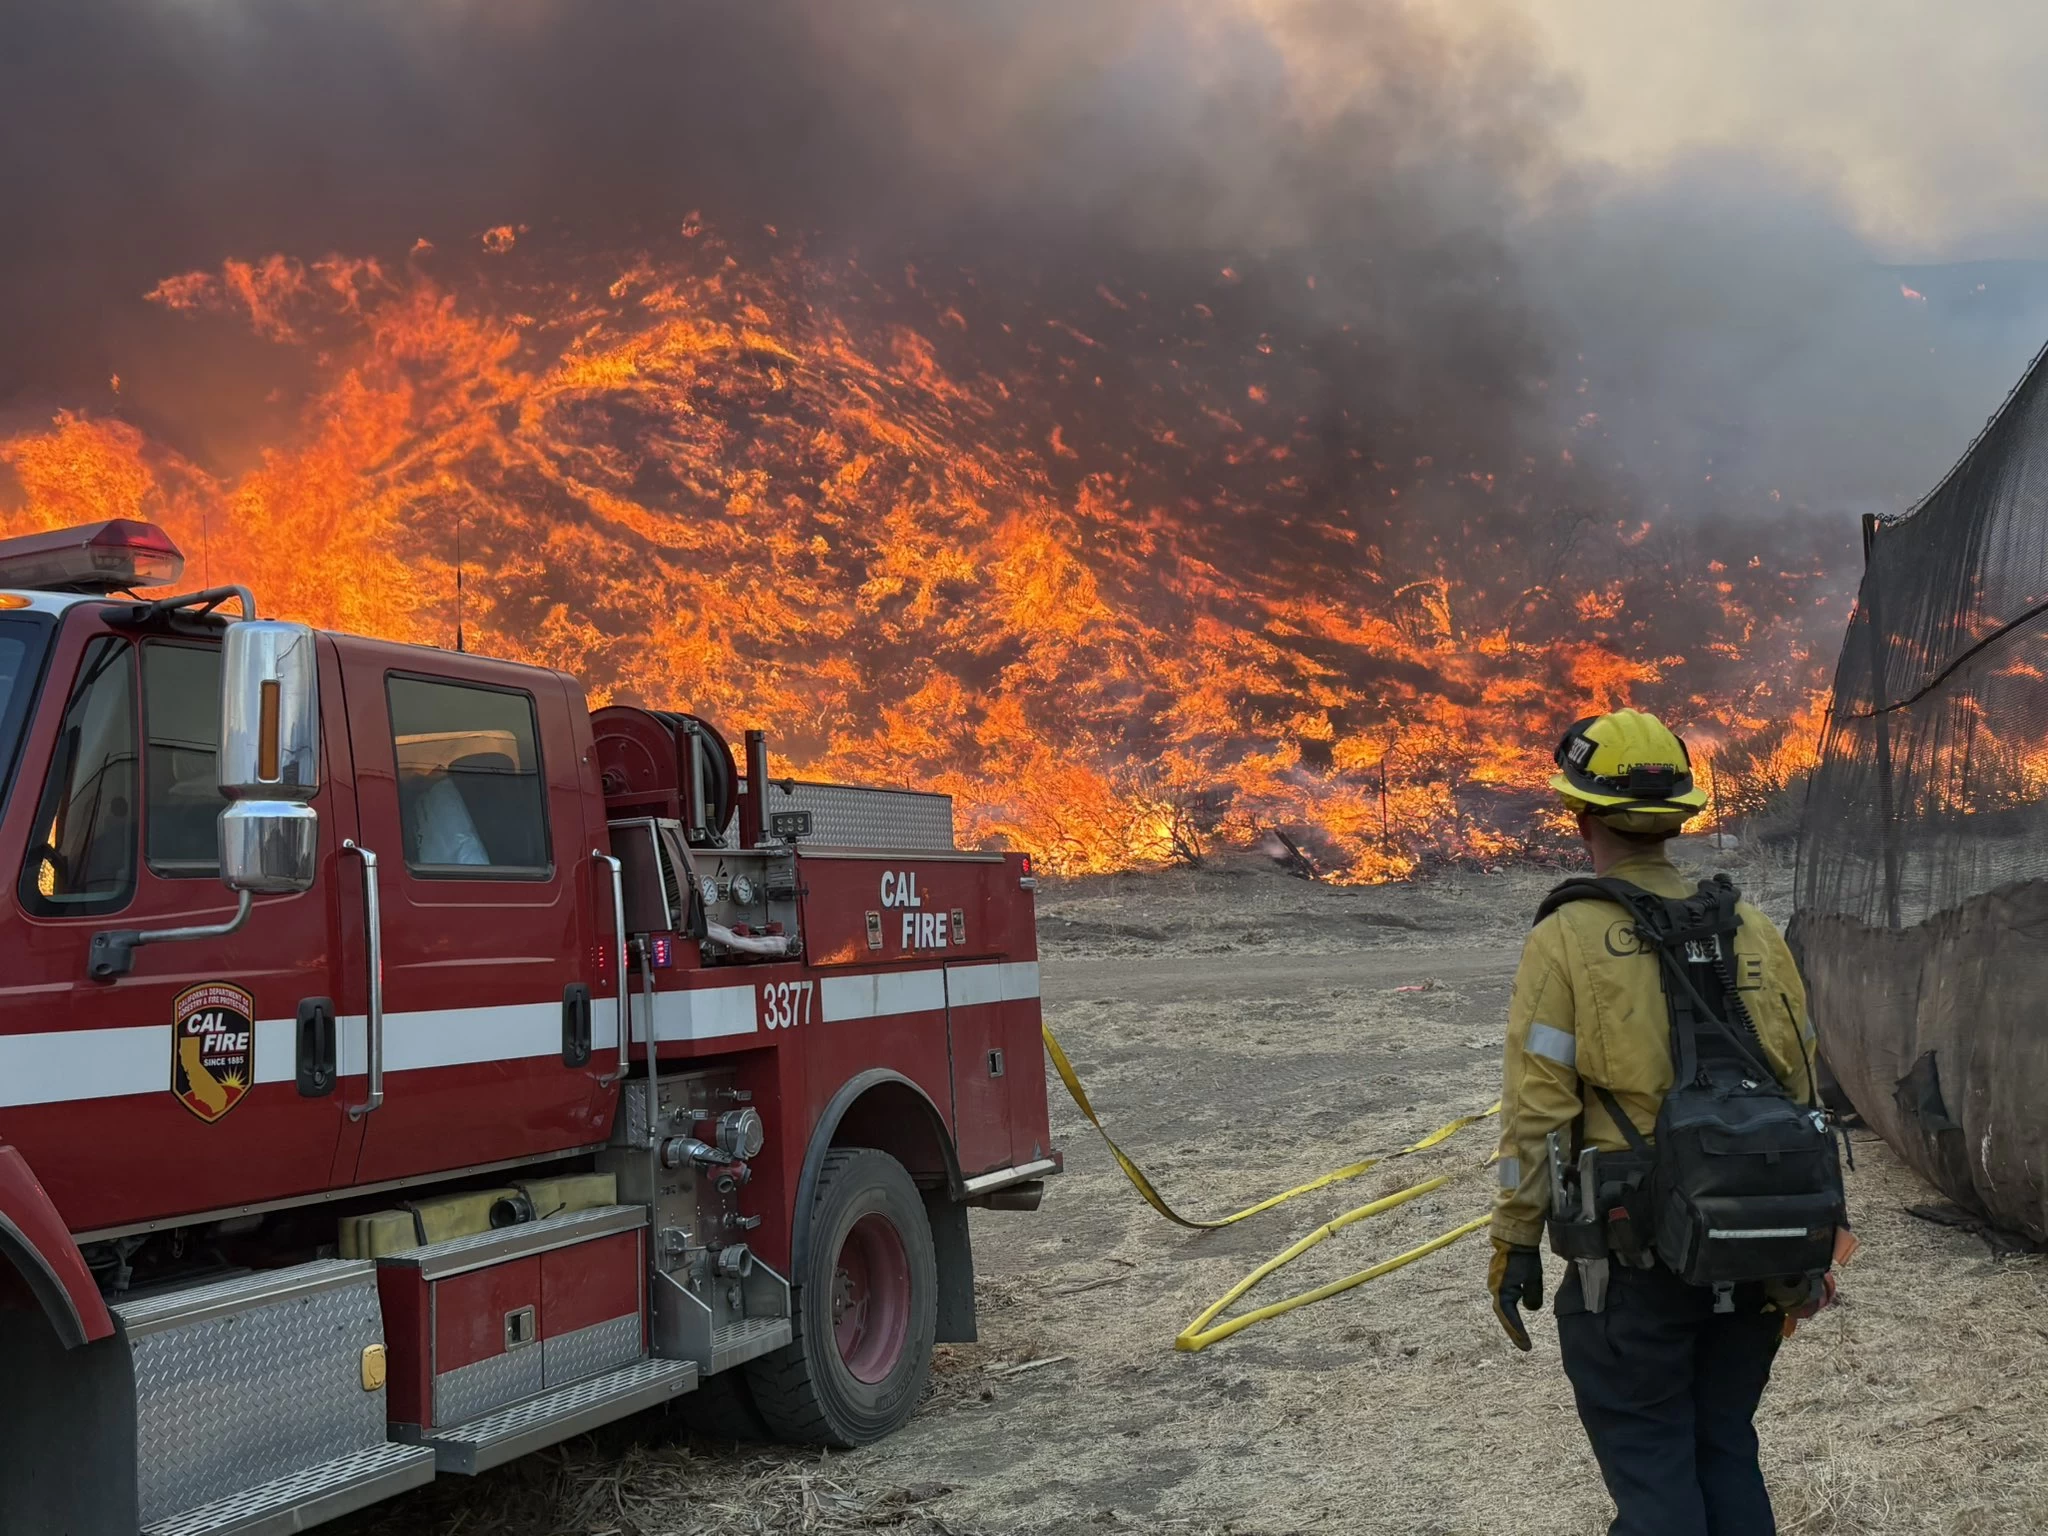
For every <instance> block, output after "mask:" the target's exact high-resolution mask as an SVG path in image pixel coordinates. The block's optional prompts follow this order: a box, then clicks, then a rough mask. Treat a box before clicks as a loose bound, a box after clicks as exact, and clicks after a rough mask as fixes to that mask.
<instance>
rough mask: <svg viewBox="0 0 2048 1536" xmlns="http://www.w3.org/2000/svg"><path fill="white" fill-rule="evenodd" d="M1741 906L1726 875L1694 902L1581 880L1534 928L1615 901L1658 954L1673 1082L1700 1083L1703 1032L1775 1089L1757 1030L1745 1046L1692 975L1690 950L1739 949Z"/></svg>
mask: <svg viewBox="0 0 2048 1536" xmlns="http://www.w3.org/2000/svg"><path fill="white" fill-rule="evenodd" d="M1740 899H1741V893H1740V892H1739V891H1737V890H1736V889H1735V884H1734V882H1733V881H1731V880H1730V879H1729V878H1728V877H1727V876H1726V875H1716V876H1715V877H1714V878H1713V879H1712V880H1702V881H1701V882H1700V884H1699V888H1698V889H1697V890H1696V891H1695V892H1694V893H1693V894H1692V895H1691V896H1689V897H1670V896H1659V895H1657V894H1656V893H1655V892H1654V891H1646V890H1644V889H1643V888H1642V887H1641V886H1639V885H1634V884H1631V883H1630V882H1629V881H1627V880H1617V879H1615V878H1614V877H1612V876H1593V875H1576V876H1574V877H1572V878H1571V879H1569V880H1566V881H1564V882H1563V883H1562V884H1560V885H1559V886H1557V887H1556V888H1555V889H1554V890H1552V891H1551V892H1550V894H1549V895H1547V896H1545V897H1544V898H1543V902H1542V904H1541V905H1540V906H1539V907H1538V908H1537V909H1536V921H1537V922H1539V923H1540V922H1542V921H1543V919H1544V918H1546V917H1548V916H1550V914H1551V913H1553V912H1555V911H1556V910H1557V909H1558V908H1559V907H1562V906H1564V905H1566V904H1567V903H1569V902H1574V901H1611V902H1613V903H1614V904H1615V905H1616V906H1619V907H1621V908H1622V909H1624V910H1625V911H1626V912H1628V914H1629V915H1630V916H1631V917H1633V918H1634V919H1635V932H1636V936H1637V937H1638V938H1639V939H1641V940H1642V941H1643V942H1644V943H1645V944H1646V945H1648V946H1649V947H1650V948H1651V949H1652V950H1653V951H1654V952H1655V953H1656V956H1657V960H1658V963H1659V967H1660V969H1661V971H1662V975H1663V982H1664V998H1665V1002H1666V1005H1667V1006H1668V1008H1669V1010H1670V1014H1671V1058H1672V1067H1673V1070H1674V1072H1675V1074H1676V1076H1675V1077H1674V1079H1673V1081H1674V1082H1679V1083H1688V1082H1691V1081H1693V1079H1695V1078H1696V1077H1697V1076H1698V1075H1699V1032H1700V1029H1701V1028H1702V1027H1703V1026H1704V1027H1706V1028H1710V1029H1712V1030H1713V1031H1714V1032H1715V1033H1716V1034H1718V1035H1720V1036H1722V1037H1723V1038H1725V1039H1726V1040H1727V1041H1728V1042H1729V1043H1730V1044H1731V1045H1733V1046H1734V1048H1735V1050H1736V1052H1737V1054H1739V1055H1740V1056H1741V1057H1742V1058H1743V1060H1744V1062H1745V1064H1746V1065H1747V1067H1748V1069H1749V1070H1751V1071H1755V1072H1760V1073H1761V1074H1762V1075H1763V1077H1764V1078H1765V1079H1766V1080H1768V1081H1773V1082H1775V1081H1776V1078H1777V1074H1775V1073H1774V1072H1772V1071H1771V1069H1770V1067H1769V1065H1768V1064H1767V1063H1765V1062H1764V1061H1763V1060H1761V1059H1760V1058H1761V1055H1762V1047H1761V1045H1760V1044H1758V1043H1756V1041H1755V1031H1754V1029H1753V1028H1752V1029H1751V1030H1750V1031H1749V1034H1750V1038H1749V1039H1747V1040H1745V1039H1744V1038H1743V1032H1742V1031H1740V1030H1738V1029H1736V1028H1735V1027H1734V1026H1733V1025H1732V1024H1731V1023H1730V1022H1729V1021H1728V1020H1726V1019H1724V1018H1722V1017H1721V1016H1720V1015H1719V1014H1718V1013H1716V1012H1715V1011H1714V1009H1713V1007H1712V1006H1711V1005H1710V1004H1709V1003H1708V1002H1707V1000H1706V998H1705V997H1704V996H1702V995H1701V993H1700V990H1699V988H1698V987H1696V986H1694V985H1693V980H1692V976H1691V974H1690V973H1689V971H1688V969H1687V960H1686V946H1687V945H1689V944H1706V943H1715V944H1716V947H1717V953H1722V954H1725V951H1726V949H1728V948H1732V947H1733V944H1734V939H1735V934H1736V932H1737V930H1738V929H1740V928H1741V926H1742V917H1741V915H1740V913H1738V912H1737V910H1736V903H1737V902H1738V901H1739V900H1740ZM1720 969H1721V974H1722V977H1723V990H1724V991H1725V992H1726V994H1727V997H1728V1000H1729V1007H1730V1008H1731V1009H1732V1010H1734V1011H1735V1012H1736V1013H1737V1014H1738V1015H1739V1016H1740V1017H1741V1018H1742V1019H1743V1022H1744V1023H1745V1024H1746V1023H1748V1015H1747V1013H1746V1012H1744V1011H1743V1010H1742V1001H1741V999H1740V998H1739V997H1737V996H1736V994H1735V991H1734V988H1733V987H1732V985H1729V981H1730V980H1731V979H1732V978H1730V977H1729V974H1728V971H1727V966H1726V961H1725V959H1723V960H1721V961H1720Z"/></svg>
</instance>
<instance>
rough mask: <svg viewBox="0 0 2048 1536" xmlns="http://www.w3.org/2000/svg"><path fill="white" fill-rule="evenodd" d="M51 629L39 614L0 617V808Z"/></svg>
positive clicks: (32, 699)
mask: <svg viewBox="0 0 2048 1536" xmlns="http://www.w3.org/2000/svg"><path fill="white" fill-rule="evenodd" d="M52 627H53V626H52V625H51V623H50V621H49V619H47V618H46V617H44V616H43V615H41V614H0V808H4V807H5V806H6V804H7V791H8V789H9V788H10V787H11V786H12V785H13V783H14V773H15V768H16V766H17V764H16V759H17V758H18V757H19V756H20V755H21V738H22V735H23V733H24V732H25V731H26V730H27V728H28V711H29V705H30V704H31V703H32V702H34V698H35V691H36V681H37V679H38V678H40V677H41V676H42V671H43V653H44V651H45V650H46V649H47V647H48V644H49V638H50V630H51V628H52Z"/></svg>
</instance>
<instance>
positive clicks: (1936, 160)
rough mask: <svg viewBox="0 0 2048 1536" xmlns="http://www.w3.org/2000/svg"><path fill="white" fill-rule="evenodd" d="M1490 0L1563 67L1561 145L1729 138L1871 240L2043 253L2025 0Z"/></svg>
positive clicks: (1634, 158) (1657, 154)
mask: <svg viewBox="0 0 2048 1536" xmlns="http://www.w3.org/2000/svg"><path fill="white" fill-rule="evenodd" d="M1505 3H1509V4H1512V5H1514V6H1516V7H1518V8H1520V9H1521V10H1523V11H1524V12H1525V13H1526V14H1527V16H1528V17H1529V19H1530V21H1531V22H1532V23H1533V26H1534V28H1535V30H1536V32H1537V34H1538V35H1539V36H1540V37H1541V38H1543V39H1544V41H1545V44H1546V48H1545V51H1546V52H1548V53H1549V54H1550V55H1551V62H1552V63H1553V65H1554V66H1555V67H1557V68H1558V69H1559V70H1560V72H1561V73H1563V74H1564V75H1566V76H1567V77H1569V78H1570V79H1571V80H1572V81H1573V82H1575V84H1576V87H1577V90H1578V94H1579V101H1578V108H1577V110H1576V112H1574V113H1571V114H1569V115H1568V116H1567V117H1566V119H1565V121H1564V123H1563V124H1562V127H1561V132H1562V134H1563V140H1564V145H1565V147H1566V148H1567V149H1568V150H1572V151H1577V152H1579V153H1583V154H1586V155H1589V156H1592V157H1594V158H1597V159H1599V160H1602V161H1606V162H1608V163H1611V164H1613V165H1615V166H1616V167H1618V168H1620V169H1622V170H1624V171H1629V172H1642V171H1656V170H1659V169H1662V168H1663V167H1665V166H1666V165H1667V164H1668V163H1669V162H1670V161H1671V160H1672V159H1673V158H1674V157H1676V156H1683V155H1685V154H1687V153H1688V152H1692V151H1699V150H1713V149H1735V150H1737V151H1740V152H1743V153H1746V154H1750V155H1755V156H1758V157H1761V158H1764V159H1767V160H1770V161H1773V162H1776V163H1777V164H1779V165H1780V166H1782V167H1784V168H1785V169H1787V170H1789V171H1790V172H1792V173H1793V174H1794V175H1796V176H1798V177H1799V178H1801V179H1802V180H1805V181H1807V182H1808V183H1810V184H1811V185H1812V186H1813V187H1815V188H1816V190H1817V191H1820V190H1821V189H1825V192H1826V194H1827V195H1830V196H1832V197H1833V198H1834V199H1836V200H1837V201H1838V202H1839V204H1840V206H1841V208H1842V211H1843V212H1844V214H1845V215H1846V217H1847V220H1848V222H1850V223H1852V224H1853V225H1855V226H1856V227H1857V228H1859V229H1860V230H1861V231H1862V232H1863V233H1864V234H1865V235H1866V236H1868V237H1869V238H1870V240H1871V241H1872V242H1873V243H1874V244H1875V245H1877V246H1878V247H1879V248H1880V249H1881V250H1882V251H1883V252H1884V253H1885V254H1888V255H1891V256H1894V257H1897V258H1902V259H1926V258H1942V257H1982V256H2048V153H2044V148H2048V5H2043V4H2041V3H2040V0H1978V3H1976V4H1973V5H1958V4H1955V3H1953V0H1505ZM1437 4H1438V5H1439V6H1441V7H1444V8H1446V9H1447V10H1450V11H1462V12H1464V13H1465V14H1466V15H1467V16H1470V15H1471V13H1472V10H1473V7H1472V5H1471V4H1470V0H1437Z"/></svg>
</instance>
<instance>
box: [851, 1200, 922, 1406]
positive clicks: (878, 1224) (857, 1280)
mask: <svg viewBox="0 0 2048 1536" xmlns="http://www.w3.org/2000/svg"><path fill="white" fill-rule="evenodd" d="M832 1337H833V1340H834V1341H835V1342H836V1343H837V1344H838V1345H839V1358H840V1359H841V1360H843V1361H844V1362H845V1363H846V1368H847V1370H849V1371H851V1372H852V1373H853V1377H854V1379H855V1380H856V1381H864V1382H867V1383H868V1384H869V1385H870V1386H872V1385H873V1384H874V1383H876V1382H878V1381H882V1380H885V1379H886V1378H887V1377H888V1375H889V1373H890V1372H891V1371H893V1370H895V1369H896V1362H897V1361H899V1360H901V1359H902V1358H903V1345H904V1342H905V1340H907V1339H908V1338H909V1337H910V1256H909V1255H908V1254H906V1253H905V1252H904V1251H903V1239H902V1237H901V1236H899V1235H898V1233H897V1231H896V1228H895V1227H894V1226H893V1225H891V1224H890V1222H889V1219H888V1218H887V1217H886V1216H883V1215H881V1214H879V1213H878V1212H874V1211H870V1212H869V1213H868V1214H867V1215H865V1216H863V1217H861V1219H860V1220H859V1221H856V1222H855V1223H854V1224H853V1228H852V1230H851V1231H849V1232H848V1233H847V1234H846V1239H845V1241H844V1242H842V1243H840V1245H839V1262H838V1263H837V1264H835V1265H834V1266H833V1271H832Z"/></svg>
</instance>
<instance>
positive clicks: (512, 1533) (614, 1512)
mask: <svg viewBox="0 0 2048 1536" xmlns="http://www.w3.org/2000/svg"><path fill="white" fill-rule="evenodd" d="M951 1492H952V1490H951V1489H950V1488H948V1487H947V1486H946V1485H944V1484H942V1483H922V1484H913V1485H911V1486H909V1487H897V1488H877V1487H873V1486H867V1485H864V1484H863V1483H862V1481H861V1480H860V1479H859V1478H858V1477H857V1476H855V1475H854V1474H853V1471H852V1468H851V1467H850V1466H849V1465H848V1464H847V1461H846V1458H844V1457H842V1456H838V1455H834V1454H832V1453H829V1452H822V1451H791V1450H766V1449H762V1448H760V1447H734V1446H730V1445H728V1446H725V1447H723V1448H720V1447H717V1446H714V1445H710V1444H707V1443H705V1442H702V1441H696V1440H691V1439H688V1438H673V1439H671V1438H667V1437H665V1436H663V1435H662V1434H661V1432H660V1431H659V1430H658V1429H654V1428H652V1427H651V1426H649V1425H646V1424H636V1425H633V1426H631V1427H629V1428H625V1429H620V1430H615V1431H612V1432H610V1433H607V1434H601V1435H596V1436H591V1437H589V1438H586V1439H583V1440H579V1441H576V1442H573V1443H572V1444H570V1445H569V1446H567V1447H563V1448H559V1449H557V1450H554V1451H549V1452H544V1453H542V1454H539V1455H535V1456H529V1457H527V1458H526V1459H525V1460H523V1461H520V1462H516V1463H514V1464H513V1465H511V1466H508V1467H505V1468H502V1469H500V1470H499V1471H498V1472H496V1473H493V1474H490V1475H487V1476H485V1477H482V1478H479V1479H477V1480H476V1481H475V1482H473V1483H465V1482H464V1481H462V1480H461V1479H444V1480H442V1481H441V1482H439V1483H437V1484H435V1485H434V1487H432V1488H431V1489H429V1490H427V1491H426V1492H425V1493H423V1494H421V1495H419V1496H417V1497H415V1498H413V1499H408V1500H405V1501H404V1502H403V1503H402V1504H400V1505H397V1506H394V1507H393V1508H392V1509H391V1510H389V1511H388V1512H386V1513H384V1514H381V1515H378V1516H374V1517H371V1518H370V1519H369V1520H368V1521H367V1522H366V1523H364V1524H362V1525H360V1526H357V1527H352V1529H353V1530H355V1531H357V1532H359V1533H360V1536H428V1533H432V1536H570V1533H574V1536H799V1533H801V1536H851V1533H857V1532H872V1531H890V1532H895V1533H897V1536H979V1532H978V1530H977V1528H976V1527H974V1526H971V1525H966V1524H952V1523H949V1522H947V1521H946V1520H945V1519H944V1518H942V1516H941V1515H940V1513H939V1510H938V1507H937V1506H938V1505H939V1504H941V1503H942V1501H943V1500H944V1499H945V1497H946V1495H947V1494H949V1493H951Z"/></svg>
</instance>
